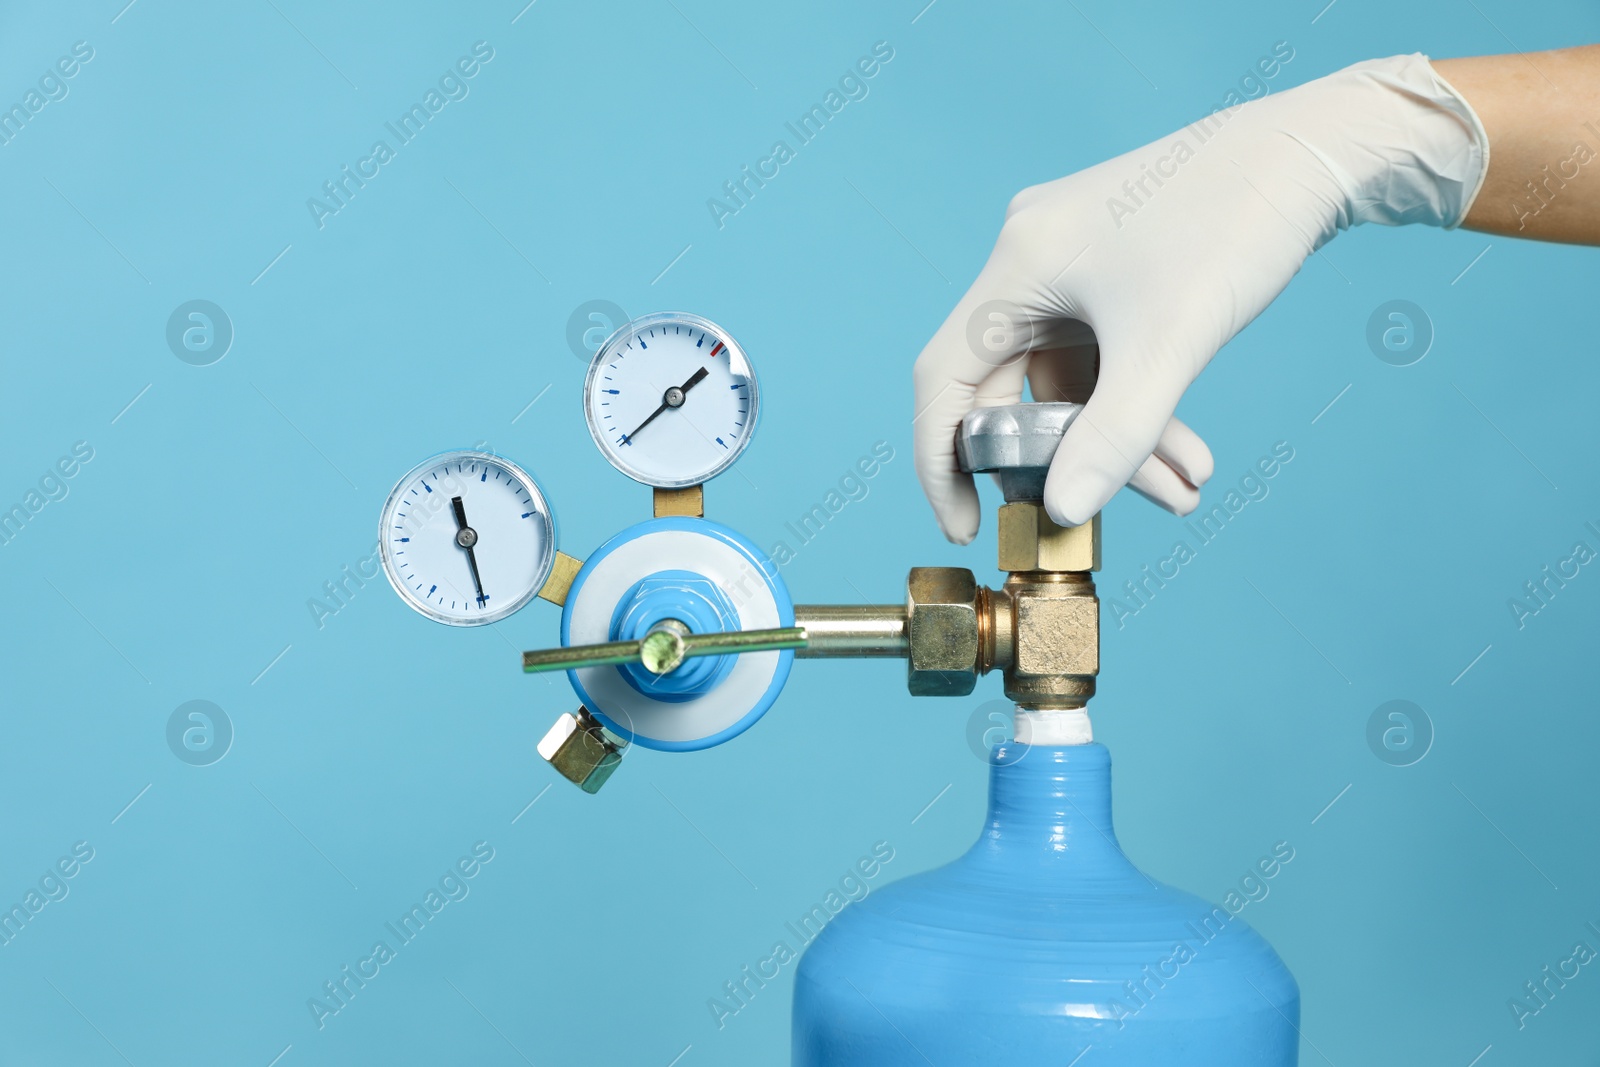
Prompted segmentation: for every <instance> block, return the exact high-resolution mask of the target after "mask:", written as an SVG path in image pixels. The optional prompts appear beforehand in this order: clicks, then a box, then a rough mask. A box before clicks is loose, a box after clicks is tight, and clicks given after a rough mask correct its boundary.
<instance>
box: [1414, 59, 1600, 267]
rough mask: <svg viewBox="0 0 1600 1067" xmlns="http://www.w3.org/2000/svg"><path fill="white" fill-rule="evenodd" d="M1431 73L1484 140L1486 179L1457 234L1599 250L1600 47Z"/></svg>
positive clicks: (1460, 63)
mask: <svg viewBox="0 0 1600 1067" xmlns="http://www.w3.org/2000/svg"><path fill="white" fill-rule="evenodd" d="M1433 67H1434V69H1435V70H1436V71H1438V72H1439V76H1440V77H1442V78H1444V79H1445V80H1446V81H1448V82H1449V83H1450V84H1451V85H1453V86H1454V87H1455V88H1456V90H1457V91H1458V92H1459V93H1460V94H1461V95H1462V96H1463V97H1465V98H1466V100H1467V103H1469V104H1471V105H1472V108H1473V110H1474V111H1476V112H1477V113H1478V117H1479V118H1480V119H1481V120H1483V125H1484V129H1485V130H1486V131H1487V132H1488V134H1489V172H1488V174H1487V175H1486V176H1485V178H1484V184H1483V188H1482V189H1481V190H1480V191H1479V193H1478V197H1477V199H1476V200H1474V201H1473V204H1472V208H1471V210H1469V211H1468V212H1467V217H1466V219H1465V220H1463V222H1462V225H1463V226H1465V227H1466V228H1467V229H1469V230H1482V231H1484V232H1486V233H1498V234H1504V235H1505V236H1508V237H1526V238H1530V239H1533V240H1538V241H1565V242H1568V243H1570V244H1588V245H1597V244H1600V45H1586V46H1584V47H1582V48H1563V49H1560V50H1558V51H1554V52H1531V53H1528V54H1527V55H1505V56H1475V57H1472V58H1467V59H1442V60H1437V61H1435V62H1434V64H1433Z"/></svg>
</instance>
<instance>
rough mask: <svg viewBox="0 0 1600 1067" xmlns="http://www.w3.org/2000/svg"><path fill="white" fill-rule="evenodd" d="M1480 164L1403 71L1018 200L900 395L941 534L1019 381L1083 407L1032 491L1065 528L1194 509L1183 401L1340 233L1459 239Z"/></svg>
mask: <svg viewBox="0 0 1600 1067" xmlns="http://www.w3.org/2000/svg"><path fill="white" fill-rule="evenodd" d="M1488 144H1489V142H1488V137H1487V136H1486V134H1485V133H1484V130H1483V126H1482V124H1481V123H1480V122H1479V121H1478V118H1477V116H1476V115H1475V114H1474V113H1473V111H1472V109H1471V108H1470V107H1469V106H1468V105H1467V103H1466V101H1465V100H1463V99H1462V98H1461V97H1460V95H1459V94H1457V93H1456V91H1455V90H1454V89H1453V88H1451V87H1450V85H1448V84H1447V83H1446V82H1445V81H1444V80H1443V79H1441V78H1440V77H1439V76H1438V75H1437V74H1436V73H1435V72H1434V70H1433V68H1432V67H1431V66H1430V65H1429V63H1428V60H1427V59H1426V57H1424V56H1421V55H1410V56H1396V57H1394V58H1391V59H1379V60H1372V61H1369V62H1365V63H1358V64H1356V65H1355V66H1353V67H1348V68H1346V69H1344V70H1342V71H1339V72H1338V73H1336V74H1332V75H1329V76H1328V77H1325V78H1321V79H1319V80H1317V81H1313V82H1310V83H1308V84H1306V85H1302V86H1299V87H1298V88H1294V89H1290V90H1287V91H1285V92H1282V93H1278V94H1275V95H1272V96H1268V97H1264V98H1262V99H1259V100H1255V101H1252V102H1250V103H1247V104H1244V105H1242V106H1240V107H1237V108H1234V109H1232V110H1230V111H1217V112H1214V113H1213V114H1211V115H1209V116H1207V117H1206V118H1203V119H1201V120H1199V121H1198V122H1196V123H1194V124H1193V125H1191V126H1188V127H1186V128H1184V129H1182V130H1179V131H1178V132H1177V133H1175V134H1173V135H1172V136H1170V137H1166V138H1163V139H1162V140H1160V141H1157V142H1155V143H1153V144H1150V145H1147V146H1145V147H1144V148H1140V149H1138V150H1136V151H1133V152H1129V153H1128V154H1127V155H1123V156H1119V157H1117V158H1116V159H1112V160H1109V161H1107V162H1105V163H1101V164H1100V165H1098V166H1095V167H1091V168H1089V169H1088V170H1084V171H1080V172H1079V173H1077V174H1073V175H1069V176H1068V177H1065V178H1061V179H1059V180H1057V181H1053V182H1047V183H1045V184H1044V185H1037V186H1034V187H1032V188H1030V189H1024V190H1023V191H1022V192H1020V193H1018V194H1017V196H1016V197H1015V198H1014V199H1013V200H1012V202H1011V205H1010V208H1009V209H1008V210H1007V212H1006V222H1005V225H1004V227H1003V228H1002V229H1001V231H1000V239H999V240H998V241H997V242H996V244H995V248H994V252H993V253H992V254H991V255H990V257H989V261H988V263H986V264H985V265H984V268H983V270H982V271H981V272H980V273H979V275H978V278H977V281H975V282H974V283H973V285H972V288H971V289H969V290H968V291H967V294H966V295H965V296H964V297H962V299H961V302H960V303H959V304H957V305H956V308H955V310H954V311H953V312H951V314H950V317H949V318H948V319H946V320H945V322H944V325H943V326H941V327H940V328H939V331H938V333H936V334H935V335H934V337H933V340H931V341H930V342H929V343H928V346H927V347H926V348H925V349H923V352H922V355H921V356H920V357H919V358H918V359H917V364H916V368H915V371H914V375H913V377H914V379H915V385H916V412H917V413H916V417H915V426H914V430H915V442H916V464H917V475H918V477H919V478H920V479H921V481H922V487H923V489H924V491H925V492H926V493H927V495H928V500H929V502H930V503H931V504H932V505H933V510H934V514H935V515H936V516H937V517H938V520H939V525H940V526H941V527H942V528H943V530H944V534H945V536H946V537H948V538H949V539H950V540H952V541H956V542H959V543H962V544H965V543H967V542H968V541H971V540H972V538H973V536H974V535H976V533H977V531H978V515H979V509H978V497H977V492H976V490H975V488H974V486H973V483H972V478H971V476H970V475H965V474H962V473H960V472H959V471H958V470H957V469H956V460H955V432H956V428H957V427H958V426H959V425H960V422H961V418H962V416H963V415H965V414H966V413H967V412H968V411H970V410H972V408H974V407H977V406H981V405H989V404H1012V403H1016V402H1018V401H1019V400H1021V398H1022V385H1023V381H1024V379H1025V378H1027V379H1029V380H1031V382H1032V386H1033V393H1034V398H1035V399H1038V400H1050V399H1078V400H1081V399H1083V397H1084V396H1085V395H1087V392H1088V390H1089V388H1090V387H1091V386H1092V389H1093V395H1092V396H1089V397H1088V404H1087V407H1086V408H1085V410H1084V411H1083V413H1082V414H1081V415H1080V416H1079V417H1078V419H1077V420H1076V421H1075V422H1074V423H1073V424H1072V426H1071V427H1069V428H1068V430H1067V433H1066V436H1065V438H1064V439H1063V441H1062V444H1061V448H1060V450H1059V451H1058V452H1057V453H1056V458H1055V462H1054V463H1053V464H1052V465H1051V468H1050V476H1049V480H1048V481H1047V483H1046V485H1045V508H1046V510H1047V511H1048V512H1049V514H1050V517H1051V518H1053V519H1054V520H1055V521H1056V522H1058V523H1062V524H1064V525H1077V524H1080V523H1084V522H1087V521H1088V520H1089V519H1090V518H1091V517H1093V516H1094V514H1095V513H1096V512H1098V511H1099V510H1100V509H1101V508H1102V507H1104V506H1105V504H1106V502H1107V501H1108V500H1110V499H1111V496H1112V494H1114V493H1115V492H1116V491H1117V490H1118V489H1119V488H1121V486H1122V485H1124V484H1129V485H1131V486H1132V487H1133V488H1134V489H1136V490H1138V491H1139V492H1141V493H1143V494H1144V495H1146V496H1148V497H1150V498H1151V499H1152V500H1154V501H1156V502H1157V503H1159V504H1161V505H1162V506H1164V507H1166V508H1168V509H1170V510H1172V511H1174V512H1176V513H1178V514H1187V513H1188V512H1190V511H1192V510H1194V508H1195V506H1196V505H1197V504H1198V503H1199V491H1198V488H1197V487H1198V486H1200V485H1201V484H1203V483H1204V482H1205V481H1206V479H1207V478H1209V477H1210V476H1211V470H1212V459H1211V453H1210V450H1209V449H1207V448H1206V446H1205V443H1204V442H1203V441H1201V440H1200V438H1199V437H1197V436H1196V435H1195V434H1194V432H1193V431H1191V430H1190V429H1189V428H1188V427H1187V426H1185V425H1184V424H1183V423H1181V422H1179V421H1178V420H1177V419H1176V418H1173V411H1174V410H1175V409H1176V407H1177V404H1178V400H1179V398H1180V397H1181V396H1182V395H1183V392H1184V390H1185V389H1187V388H1188V387H1189V385H1190V383H1191V382H1193V381H1194V379H1195V377H1196V376H1198V375H1199V373H1200V372H1201V371H1202V370H1203V369H1205V366H1206V364H1207V363H1208V362H1210V360H1211V357H1212V356H1213V355H1215V354H1216V351H1217V349H1219V348H1221V347H1222V346H1223V345H1224V344H1226V343H1227V342H1228V341H1229V340H1230V339H1231V338H1232V337H1233V336H1234V334H1236V333H1238V332H1239V331H1240V330H1241V329H1243V328H1244V327H1245V326H1246V325H1248V324H1249V322H1250V321H1251V320H1252V319H1254V318H1255V317H1256V316H1257V315H1259V314H1260V313H1261V311H1262V310H1263V309H1265V308H1266V306H1267V305H1268V304H1269V303H1271V302H1272V300H1273V298H1274V297H1276V296H1277V295H1278V293H1280V292H1281V291H1282V290H1283V287H1284V286H1285V285H1287V284H1288V283H1289V279H1290V278H1292V277H1294V274H1295V272H1296V271H1298V270H1299V269H1300V265H1301V263H1303V262H1304V261H1305V259H1306V257H1307V256H1309V255H1310V254H1311V253H1313V252H1315V251H1316V250H1317V249H1318V248H1320V247H1321V246H1322V245H1323V244H1325V243H1326V242H1327V241H1328V240H1330V239H1331V238H1332V237H1333V236H1334V235H1335V234H1337V233H1338V232H1339V231H1340V230H1344V229H1347V228H1349V227H1350V226H1353V225H1356V224H1359V223H1362V222H1377V223H1381V224H1384V225H1389V226H1397V225H1402V224H1405V223H1411V222H1425V223H1430V224H1432V225H1436V226H1454V225H1456V224H1458V223H1459V222H1460V221H1461V219H1462V218H1463V217H1464V216H1465V214H1466V212H1467V209H1468V208H1469V207H1470V206H1471V202H1472V198H1473V197H1474V196H1475V195H1476V193H1477V190H1478V187H1479V186H1480V184H1481V183H1482V180H1483V174H1484V171H1485V169H1486V167H1487V163H1488ZM1096 371H1097V372H1098V376H1097V377H1096Z"/></svg>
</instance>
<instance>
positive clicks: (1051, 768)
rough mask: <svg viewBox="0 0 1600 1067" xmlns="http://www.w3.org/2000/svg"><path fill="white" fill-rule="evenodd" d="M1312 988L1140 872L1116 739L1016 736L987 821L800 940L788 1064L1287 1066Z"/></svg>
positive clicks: (1202, 906)
mask: <svg viewBox="0 0 1600 1067" xmlns="http://www.w3.org/2000/svg"><path fill="white" fill-rule="evenodd" d="M1299 1016H1300V993H1299V989H1298V987H1297V986H1296V984H1295V981H1294V977H1293V976H1292V975H1291V974H1290V973H1289V971H1288V968H1286V967H1285V966H1284V964H1283V961H1282V960H1280V959H1279V958H1278V955H1277V953H1275V952H1274V951H1273V950H1272V947H1271V946H1270V945H1268V944H1267V943H1266V941H1265V940H1263V939H1262V938H1261V936H1260V935H1258V934H1257V933H1256V932H1255V931H1254V930H1252V929H1251V928H1250V927H1249V926H1248V925H1246V923H1245V922H1244V920H1243V919H1241V918H1238V917H1236V916H1234V915H1232V914H1230V913H1229V912H1228V911H1227V910H1226V909H1224V908H1221V907H1216V906H1213V905H1211V904H1208V903H1206V902H1204V901H1202V900H1201V899H1199V898H1198V897H1195V896H1192V895H1190V894H1188V893H1184V892H1182V891H1180V890H1177V889H1173V888H1171V887H1169V886H1164V885H1161V884H1160V883H1158V882H1156V881H1154V880H1153V879H1151V878H1149V877H1148V876H1146V875H1145V874H1143V873H1142V872H1141V871H1140V870H1139V869H1138V868H1137V867H1135V866H1134V865H1133V864H1132V863H1131V862H1130V861H1129V860H1128V858H1127V857H1126V856H1125V855H1123V852H1122V848H1121V846H1120V845H1118V843H1117V838H1116V834H1115V831H1114V830H1113V829H1112V822H1111V755H1110V753H1109V752H1108V751H1107V749H1106V748H1105V746H1104V745H1100V744H1097V743H1092V742H1091V743H1088V744H1080V745H1064V746H1060V747H1050V746H1044V745H1025V744H1019V743H1014V742H1013V743H1008V744H1004V745H1000V746H997V747H996V748H995V749H994V750H992V751H991V753H990V759H989V810H988V819H987V825H986V827H985V829H984V832H983V835H982V836H981V837H980V838H979V839H978V841H977V843H976V844H974V845H973V846H972V848H971V849H969V850H968V851H967V853H966V854H965V855H963V856H962V857H961V858H959V859H957V860H956V861H955V862H953V863H950V864H948V865H946V866H944V867H940V868H938V869H937V870H933V871H929V872H926V873H924V874H920V875H916V876H913V877H910V878H906V879H904V880H902V881H899V882H896V883H892V884H890V885H888V886H885V887H884V888H882V889H880V890H878V891H877V892H875V893H873V894H872V895H871V896H869V897H867V898H865V899H864V900H861V901H859V902H857V903H855V904H852V905H851V906H849V907H848V908H846V909H845V910H844V911H843V912H841V913H840V914H839V915H838V916H837V917H836V918H835V919H834V920H833V921H832V922H831V923H829V924H828V926H827V927H826V928H825V929H824V930H823V931H822V933H821V934H820V935H819V936H818V938H817V939H816V941H814V942H813V943H812V944H811V945H810V946H809V948H808V949H807V950H806V953H805V955H804V956H803V957H802V958H801V961H800V967H799V972H798V974H797V976H796V981H795V994H794V1015H793V1034H792V1051H793V1061H792V1062H793V1067H899V1065H902V1064H903V1065H905V1067H928V1065H930V1064H935V1065H938V1067H955V1065H961V1067H975V1065H979V1064H985V1065H987V1064H993V1065H1001V1064H1003V1065H1005V1067H1035V1065H1037V1067H1045V1065H1049V1067H1069V1065H1072V1064H1078V1063H1080V1061H1081V1063H1082V1065H1083V1067H1179V1065H1181V1067H1293V1065H1294V1064H1295V1063H1296V1062H1297V1058H1298V1048H1299V1030H1298V1027H1299Z"/></svg>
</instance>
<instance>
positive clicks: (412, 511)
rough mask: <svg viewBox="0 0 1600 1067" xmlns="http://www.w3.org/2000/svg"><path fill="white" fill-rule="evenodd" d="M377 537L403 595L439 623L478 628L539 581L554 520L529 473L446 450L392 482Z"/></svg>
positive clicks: (550, 557) (551, 551) (521, 600)
mask: <svg viewBox="0 0 1600 1067" xmlns="http://www.w3.org/2000/svg"><path fill="white" fill-rule="evenodd" d="M378 543H379V544H380V546H381V547H382V549H383V569H384V571H385V573H387V574H388V576H389V583H390V584H391V585H393V586H394V589H395V592H397V593H399V594H400V599H402V600H404V601H405V602H406V603H407V604H409V605H411V607H413V608H415V609H416V610H417V611H419V612H421V613H422V614H423V615H426V616H427V617H428V618H430V619H433V620H434V621H435V622H442V623H448V624H449V625H451V626H476V625H481V624H483V623H489V622H497V621H499V620H500V619H503V618H505V617H506V616H507V615H510V614H511V613H512V612H514V611H516V610H517V609H518V608H520V607H522V606H523V605H524V604H526V603H527V602H528V601H529V600H531V599H533V596H534V594H535V593H537V592H538V591H539V590H540V588H542V587H543V585H544V583H545V580H546V579H547V578H549V577H550V570H551V567H552V566H553V565H554V562H555V552H556V527H555V519H554V517H553V516H552V515H551V513H550V507H549V505H548V504H546V503H545V499H544V494H543V493H541V492H540V491H539V486H538V483H536V482H535V481H534V480H533V478H532V476H530V475H529V474H528V472H527V471H525V470H523V469H522V468H521V467H518V466H517V465H516V464H515V463H512V462H510V461H509V460H506V459H503V458H501V457H500V456H496V455H494V454H493V453H491V452H476V451H459V452H445V453H442V454H441V455H437V456H434V457H433V458H432V459H430V460H427V461H426V462H424V463H422V464H420V465H419V466H417V467H416V468H414V469H413V470H412V471H411V472H410V473H409V474H407V475H406V476H405V477H404V478H401V479H400V481H399V483H398V484H396V485H395V487H394V491H393V492H391V493H390V494H389V499H388V500H387V501H386V502H385V503H384V505H383V517H382V520H381V526H380V528H379V536H378Z"/></svg>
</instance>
